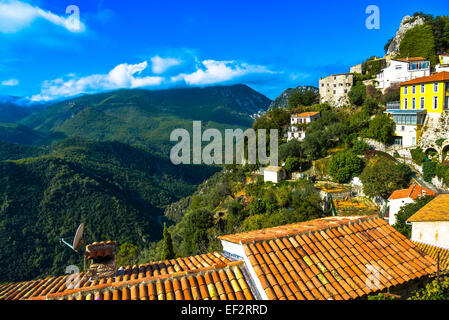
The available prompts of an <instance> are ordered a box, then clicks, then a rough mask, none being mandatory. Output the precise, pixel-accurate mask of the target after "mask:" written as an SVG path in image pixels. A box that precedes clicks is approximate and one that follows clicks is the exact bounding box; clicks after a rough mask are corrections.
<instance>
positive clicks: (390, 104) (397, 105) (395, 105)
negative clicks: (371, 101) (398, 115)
mask: <svg viewBox="0 0 449 320" xmlns="http://www.w3.org/2000/svg"><path fill="white" fill-rule="evenodd" d="M399 109H401V102H400V101H394V102H387V110H399Z"/></svg>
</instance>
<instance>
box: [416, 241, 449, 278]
mask: <svg viewBox="0 0 449 320" xmlns="http://www.w3.org/2000/svg"><path fill="white" fill-rule="evenodd" d="M413 243H414V244H415V245H416V246H417V247H418V248H419V249H421V250H422V251H423V252H424V253H425V254H426V255H428V256H429V257H431V258H432V259H433V260H435V261H437V260H438V253H439V255H440V270H442V271H444V270H449V248H442V247H437V246H434V245H430V244H426V243H422V242H417V241H413Z"/></svg>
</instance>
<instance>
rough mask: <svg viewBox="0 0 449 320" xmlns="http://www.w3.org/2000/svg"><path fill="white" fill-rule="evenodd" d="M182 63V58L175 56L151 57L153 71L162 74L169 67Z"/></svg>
mask: <svg viewBox="0 0 449 320" xmlns="http://www.w3.org/2000/svg"><path fill="white" fill-rule="evenodd" d="M181 63H182V61H181V60H179V59H175V58H161V57H159V56H155V57H152V58H151V65H152V71H153V73H155V74H162V73H164V72H165V71H167V70H168V69H169V68H171V67H175V66H178V65H180V64H181Z"/></svg>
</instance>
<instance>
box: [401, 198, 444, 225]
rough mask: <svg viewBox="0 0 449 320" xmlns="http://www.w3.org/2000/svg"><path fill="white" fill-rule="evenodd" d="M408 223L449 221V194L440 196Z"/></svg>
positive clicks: (409, 219)
mask: <svg viewBox="0 0 449 320" xmlns="http://www.w3.org/2000/svg"><path fill="white" fill-rule="evenodd" d="M407 221H409V222H422V221H449V194H440V195H439V196H438V197H436V198H435V199H433V200H432V201H430V202H429V203H428V204H426V205H425V206H424V207H423V208H421V209H420V210H419V211H418V212H416V213H415V214H414V215H413V216H411V217H410V218H408V220H407Z"/></svg>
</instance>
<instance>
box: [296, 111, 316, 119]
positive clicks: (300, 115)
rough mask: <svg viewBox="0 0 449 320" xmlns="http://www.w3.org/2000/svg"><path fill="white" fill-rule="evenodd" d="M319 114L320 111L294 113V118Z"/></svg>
mask: <svg viewBox="0 0 449 320" xmlns="http://www.w3.org/2000/svg"><path fill="white" fill-rule="evenodd" d="M317 114H320V113H319V112H303V113H300V114H293V115H292V118H310V117H313V116H316V115H317Z"/></svg>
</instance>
